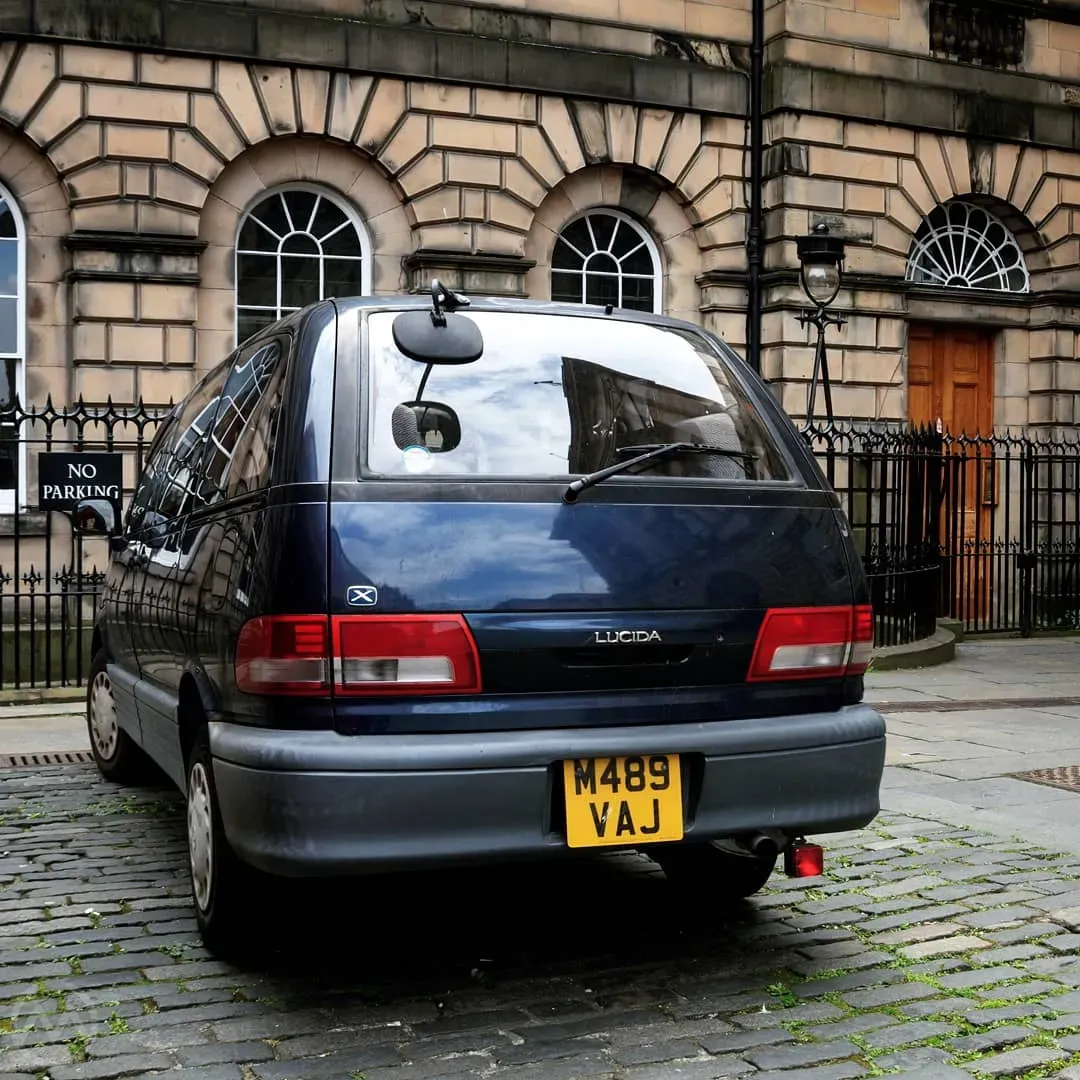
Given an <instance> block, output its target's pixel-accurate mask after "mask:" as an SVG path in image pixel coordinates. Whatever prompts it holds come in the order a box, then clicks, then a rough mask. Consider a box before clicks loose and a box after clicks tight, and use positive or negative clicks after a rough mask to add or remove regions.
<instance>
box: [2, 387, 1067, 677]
mask: <svg viewBox="0 0 1080 1080" xmlns="http://www.w3.org/2000/svg"><path fill="white" fill-rule="evenodd" d="M166 411H167V409H165V408H152V407H147V406H144V405H143V404H141V403H139V404H137V405H134V406H130V407H128V406H115V405H113V404H111V403H106V404H105V405H102V406H91V405H87V404H85V403H84V402H82V401H80V402H78V403H77V404H75V405H73V406H71V407H67V408H58V407H56V406H54V405H53V404H52V402H51V401H47V402H46V403H45V404H44V405H43V406H39V407H37V406H30V407H23V406H22V405H21V404H19V403H18V402H15V403H14V404H10V405H7V406H3V407H2V408H0V498H5V497H6V498H7V500H8V508H7V512H5V511H4V509H3V507H2V504H0V690H10V689H26V688H42V687H53V686H78V685H81V684H82V682H83V681H84V679H85V674H86V670H87V667H88V665H89V660H90V657H89V655H88V651H89V641H90V633H91V630H92V620H93V610H94V606H95V603H96V599H97V596H98V594H99V591H100V588H101V584H102V581H103V579H104V569H105V567H106V565H107V561H108V558H109V553H108V546H107V543H106V542H105V541H104V540H102V539H99V538H96V537H81V536H79V535H78V534H75V533H74V532H73V530H72V528H71V521H70V519H69V518H68V516H67V514H64V513H61V512H55V511H47V510H43V509H41V507H40V506H39V505H38V499H37V489H38V482H37V460H38V455H39V454H40V453H41V452H42V451H55V450H96V451H102V450H104V451H113V452H117V453H121V454H123V456H124V483H123V489H124V501H125V502H126V501H127V498H128V497H129V496H130V494H131V491H132V489H133V487H134V485H135V481H136V478H137V474H138V470H139V467H140V465H141V463H142V459H143V456H144V454H145V451H146V449H147V447H148V446H149V443H150V440H151V439H152V438H153V435H154V431H155V430H156V427H157V425H158V424H159V423H160V421H161V420H162V418H163V417H164V415H165V412H166ZM804 436H805V438H806V439H807V440H808V441H809V444H810V446H811V448H812V450H813V452H814V454H815V456H816V457H817V460H818V461H819V463H820V464H821V467H822V469H823V471H824V472H825V475H826V476H827V478H828V479H829V481H830V483H831V484H832V485H833V487H834V488H835V489H836V490H837V492H838V494H839V495H840V499H841V503H842V505H843V508H844V511H845V513H846V515H847V519H848V522H849V523H850V527H851V530H852V533H853V536H854V540H855V544H856V546H857V548H858V551H859V553H860V555H861V557H862V559H863V564H864V568H865V570H866V573H867V577H868V580H869V584H870V591H871V598H872V601H873V604H874V610H875V620H876V627H875V631H876V640H877V643H878V644H879V645H896V644H903V643H907V642H911V641H917V640H919V639H921V638H925V637H928V636H929V635H931V634H932V633H933V632H934V629H935V627H936V625H937V621H938V619H939V618H945V617H950V618H955V619H958V620H960V621H961V622H962V623H963V626H964V629H965V631H966V632H968V633H981V632H988V631H1019V632H1021V633H1023V634H1031V633H1033V632H1036V631H1040V630H1056V629H1065V630H1077V629H1080V436H1078V435H1076V434H1070V435H1050V434H1038V433H1037V434H1033V435H1032V434H1004V435H992V436H971V437H969V436H965V435H959V436H953V435H950V434H948V433H947V432H941V431H937V430H934V429H931V428H926V427H912V426H910V425H893V426H883V425H866V424H858V423H848V424H830V425H826V426H813V427H809V428H806V429H805V430H804ZM16 485H18V488H19V490H18V491H16V490H15V489H16ZM16 504H18V505H19V506H21V508H22V509H21V510H20V512H19V513H15V512H14V511H15V506H16Z"/></svg>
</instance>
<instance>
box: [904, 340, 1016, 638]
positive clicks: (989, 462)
mask: <svg viewBox="0 0 1080 1080" xmlns="http://www.w3.org/2000/svg"><path fill="white" fill-rule="evenodd" d="M908 417H909V419H910V420H911V421H912V423H915V424H926V425H929V426H931V427H935V428H938V429H939V430H941V431H942V432H943V433H945V434H947V435H950V436H952V440H951V442H950V443H949V444H948V447H947V450H946V452H945V460H944V462H943V470H942V476H943V480H944V485H945V491H944V502H943V506H942V513H941V532H942V535H941V543H942V545H943V547H944V549H945V554H946V559H945V566H944V568H943V576H944V580H943V586H944V597H945V604H946V608H947V610H948V613H949V614H950V615H952V616H953V617H954V618H958V619H963V620H964V622H965V624H966V625H967V627H968V628H969V629H977V628H978V627H979V625H980V624H981V623H982V622H983V620H984V619H985V617H986V616H987V614H988V613H989V611H990V605H991V603H992V595H991V593H992V578H993V575H992V572H991V571H992V563H993V558H994V554H993V543H992V540H993V511H994V502H995V483H996V476H995V465H994V459H993V448H992V446H991V445H990V444H989V443H986V444H981V443H979V442H971V443H966V444H965V442H964V441H963V440H962V438H961V437H962V436H965V435H966V436H968V437H977V436H984V437H985V436H990V435H992V434H993V432H994V339H993V335H992V334H988V333H985V332H983V331H981V330H976V329H971V328H969V327H958V326H949V325H938V326H935V325H913V326H911V327H910V329H909V331H908ZM958 440H960V441H959V442H958Z"/></svg>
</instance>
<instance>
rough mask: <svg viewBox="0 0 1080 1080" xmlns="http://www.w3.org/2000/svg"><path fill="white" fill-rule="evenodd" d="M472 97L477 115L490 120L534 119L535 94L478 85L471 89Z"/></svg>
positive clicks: (535, 115) (536, 107) (536, 109)
mask: <svg viewBox="0 0 1080 1080" xmlns="http://www.w3.org/2000/svg"><path fill="white" fill-rule="evenodd" d="M473 97H474V99H475V105H476V107H475V112H476V115H477V116H480V117H486V118H488V119H491V120H526V121H529V122H530V123H534V122H535V121H536V118H537V113H538V106H537V99H536V95H535V94H521V93H517V92H515V91H513V90H494V89H491V88H489V87H483V86H479V87H477V88H476V89H475V90H474V91H473Z"/></svg>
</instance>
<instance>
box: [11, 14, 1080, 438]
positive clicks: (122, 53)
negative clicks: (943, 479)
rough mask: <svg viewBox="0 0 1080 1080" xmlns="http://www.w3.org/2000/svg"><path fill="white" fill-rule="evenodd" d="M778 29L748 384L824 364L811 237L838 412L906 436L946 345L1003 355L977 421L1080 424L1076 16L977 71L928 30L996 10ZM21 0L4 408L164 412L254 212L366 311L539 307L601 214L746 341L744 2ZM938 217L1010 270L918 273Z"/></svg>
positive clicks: (791, 404) (688, 314) (781, 380)
mask: <svg viewBox="0 0 1080 1080" xmlns="http://www.w3.org/2000/svg"><path fill="white" fill-rule="evenodd" d="M766 4H767V6H766V30H767V36H768V47H767V55H766V84H767V85H766V114H767V122H766V146H767V156H766V186H765V191H764V201H765V207H766V236H767V248H766V253H765V279H764V285H765V306H766V314H765V321H764V328H763V350H762V356H761V367H762V371H763V374H764V375H765V376H766V377H768V378H769V379H770V380H771V381H772V382H773V384H774V387H775V391H776V393H777V395H778V397H779V398H780V400H781V401H782V402H783V404H784V405H785V407H786V408H787V409H788V410H789V412H791V413H792V414H794V415H800V414H801V413H802V412H803V411H804V408H805V399H806V382H807V380H808V378H809V376H810V371H811V367H812V359H813V354H812V349H811V347H810V337H809V336H808V331H807V330H806V329H804V328H803V327H802V326H800V324H799V322H798V319H797V316H798V313H799V312H800V311H802V310H804V307H805V301H804V298H803V296H802V293H801V290H800V287H799V283H798V272H797V266H798V264H797V259H796V255H795V239H796V237H798V236H800V235H802V234H805V233H806V232H807V231H809V230H810V229H811V228H812V227H813V226H814V225H815V224H817V223H818V222H820V221H823V220H824V221H825V222H827V223H828V225H829V226H830V229H831V230H832V231H833V232H834V233H838V234H840V235H843V236H844V238H845V240H846V241H847V244H848V259H847V267H846V269H847V275H846V278H845V288H844V290H843V291H842V293H841V295H840V297H839V298H838V301H837V305H836V306H837V308H838V309H839V310H841V311H843V312H844V314H845V315H846V316H847V317H848V322H847V325H846V326H845V327H844V328H843V329H842V330H840V331H835V330H834V331H831V332H830V342H831V345H832V348H831V353H830V356H831V367H832V371H833V378H834V383H835V389H834V399H835V404H836V410H837V412H838V414H840V415H842V416H851V417H857V418H860V419H882V420H902V419H905V418H907V417H908V416H909V415H910V414H911V402H910V400H909V398H910V395H909V393H908V357H909V349H908V344H909V332H910V328H911V326H912V325H914V324H916V323H917V324H931V325H935V324H939V323H940V324H945V323H949V324H955V323H962V324H971V325H977V326H980V327H983V328H988V329H989V330H990V331H991V332H992V334H993V349H994V379H993V388H992V397H993V422H994V424H995V425H997V426H1005V425H1052V426H1061V425H1072V424H1074V423H1077V422H1080V359H1078V357H1080V352H1078V349H1077V336H1078V334H1080V314H1078V306H1077V300H1078V298H1080V149H1078V148H1080V116H1078V115H1077V114H1076V106H1077V105H1078V104H1080V7H1078V6H1077V5H1073V4H1069V3H1064V2H1059V3H1057V4H1056V5H1053V8H1054V18H1055V19H1056V20H1058V21H1051V20H1049V19H1047V18H1046V17H1045V9H1046V5H1043V4H1036V3H1034V2H1033V3H1031V4H1030V8H1031V14H1030V17H1026V18H1022V17H1018V16H1016V15H1015V11H1016V9H1017V5H1016V4H1013V5H1011V7H1010V8H1009V10H1010V12H1012V14H1011V15H1010V18H1014V19H1015V20H1016V22H1015V25H1013V24H1010V26H1012V30H1011V31H1010V35H1011V36H1010V39H1009V42H1008V43H1007V44H1008V50H1012V51H1008V50H1006V52H1001V42H1000V41H999V40H998V39H999V38H1000V37H1001V35H1000V33H999V34H998V37H997V38H993V40H990V38H988V41H987V44H986V45H985V48H984V49H983V52H982V53H981V54H980V55H978V56H972V55H968V54H967V53H965V52H964V50H965V49H969V50H970V41H969V40H968V39H969V38H970V36H971V34H970V32H968V31H965V32H964V33H963V34H957V33H956V32H954V31H950V29H949V28H950V27H951V26H953V27H955V25H956V20H957V19H959V18H964V17H966V16H965V14H964V12H965V11H967V10H968V9H972V8H976V9H981V8H985V9H986V19H985V20H983V21H984V23H985V24H986V25H990V26H993V25H998V24H997V23H995V19H997V18H998V16H999V15H1000V12H999V11H998V8H997V7H996V6H995V4H994V3H993V0H985V2H984V3H982V4H974V5H972V4H963V5H959V8H962V9H964V10H962V11H960V12H959V14H958V13H957V10H958V6H957V5H956V4H953V3H950V2H948V0H941V2H938V0H766ZM23 9H26V10H25V11H24V10H23ZM29 9H30V5H26V4H0V122H2V124H0V185H2V191H0V194H3V196H4V197H5V199H6V200H7V202H8V203H9V205H10V206H11V207H12V208H13V209H14V211H15V213H14V215H13V225H12V228H13V230H14V234H15V235H14V236H13V237H12V239H13V241H14V242H16V243H17V245H18V247H19V252H20V259H21V262H20V264H19V267H18V271H17V273H16V274H15V275H14V277H13V278H12V279H11V282H10V284H11V285H12V289H11V290H10V293H5V291H4V288H3V286H2V284H0V323H2V321H3V319H4V318H7V319H8V320H9V321H10V319H15V320H16V323H17V326H16V332H15V333H14V334H8V335H7V337H8V339H10V342H14V345H13V348H12V351H11V353H10V354H9V357H10V359H11V360H13V361H15V364H14V367H13V368H12V369H11V370H12V371H13V379H14V383H15V386H14V388H15V389H16V390H17V391H18V393H19V394H20V396H21V397H22V398H23V400H25V401H29V402H40V401H43V400H44V399H45V398H46V396H47V395H50V394H51V395H52V397H53V400H54V401H57V402H66V401H72V400H75V399H76V398H78V397H80V396H81V397H83V398H84V399H85V400H86V401H87V402H92V403H100V402H104V401H105V400H106V399H108V398H111V399H112V400H113V401H116V402H130V401H135V400H137V399H139V398H142V399H143V400H144V401H146V402H148V403H163V402H166V401H168V400H170V399H175V398H178V397H180V396H181V395H183V394H184V393H185V392H186V391H187V390H188V389H189V387H190V386H191V385H192V381H193V379H194V378H195V376H196V373H197V372H199V371H201V370H204V369H206V368H208V367H210V366H211V365H213V364H214V363H216V362H217V361H218V360H220V359H221V358H222V357H223V356H224V355H225V354H226V353H227V352H228V351H229V350H230V349H231V348H232V347H233V345H234V343H235V340H236V335H237V313H236V307H237V292H236V290H237V276H236V271H237V255H236V250H237V244H238V238H239V236H240V231H241V228H242V226H243V225H244V222H245V221H246V220H247V215H248V214H249V212H251V211H253V210H257V208H258V207H259V205H260V202H261V200H263V199H265V198H266V197H267V196H268V195H271V194H273V193H276V192H281V191H290V190H302V191H307V192H310V193H322V194H323V195H324V196H325V197H326V198H327V199H329V200H331V201H332V202H333V204H334V205H336V206H339V207H341V208H344V210H345V211H346V212H347V214H348V215H349V221H350V222H351V223H353V224H350V226H349V228H354V227H355V230H356V236H357V240H356V245H355V246H356V250H355V256H356V258H357V259H358V260H359V263H358V264H357V265H358V266H360V269H359V270H358V275H359V278H358V280H359V281H360V283H361V285H362V287H363V288H364V289H367V290H371V291H373V292H375V293H392V292H397V291H399V290H401V289H413V288H422V287H424V285H425V284H426V283H427V281H428V280H429V279H430V278H431V277H432V276H435V275H438V276H440V277H441V278H444V279H446V280H448V281H449V282H450V283H451V284H453V285H455V286H457V287H460V288H462V289H464V290H466V291H467V292H471V293H474V294H481V293H494V294H500V295H527V296H531V297H539V298H543V297H547V296H550V295H551V290H552V281H553V276H552V263H553V255H554V253H555V249H556V245H557V237H558V236H559V234H560V233H561V232H562V230H564V229H565V228H566V227H567V226H568V225H569V224H571V223H572V222H573V221H574V220H575V219H577V218H579V217H580V216H581V215H582V214H583V213H586V212H588V211H595V210H597V209H603V208H608V209H613V210H615V211H617V216H618V217H619V219H620V220H621V221H624V222H625V223H626V227H627V228H633V229H637V230H640V235H641V236H642V238H643V242H644V243H645V244H646V250H647V251H648V253H649V258H650V259H651V260H652V263H651V265H652V266H653V267H654V269H655V274H656V281H655V289H654V291H653V293H651V294H650V296H652V297H653V301H654V306H655V307H656V308H657V309H659V310H663V311H665V312H667V313H670V314H674V315H679V316H682V317H685V318H690V319H694V320H697V321H700V322H703V323H704V324H705V325H707V326H709V327H711V328H712V329H714V330H717V331H719V332H721V333H723V334H724V335H725V337H726V338H727V339H728V340H729V341H730V342H731V343H732V344H733V345H734V346H736V347H737V348H741V347H742V345H743V341H744V332H745V286H746V281H745V273H746V272H745V267H746V252H745V234H746V216H747V215H746V194H747V193H746V179H745V178H746V174H747V166H748V158H747V150H746V108H747V105H746V103H747V79H746V76H745V69H746V66H747V57H748V42H749V36H750V0H529V3H525V2H523V0H507V2H504V3H494V2H492V3H483V4H480V3H471V2H466V0H362V2H361V0H290V2H289V3H288V4H284V3H281V2H272V0H248V2H247V3H244V4H239V3H229V2H226V0H169V2H166V0H137V2H136V0H132V2H131V3H125V4H123V5H120V4H116V3H115V2H114V0H78V2H77V0H42V2H40V3H38V4H36V5H34V6H33V10H32V12H31V11H30V10H29ZM286 9H288V10H286ZM1073 14H1075V18H1073ZM1001 17H1002V18H1004V16H1003V15H1002V16H1001ZM950 20H952V22H950ZM950 33H951V36H950ZM991 37H992V35H991ZM961 38H962V39H963V40H960V39H961ZM995 49H997V50H998V51H997V52H995ZM998 53H1001V55H998ZM957 205H959V206H965V207H966V206H970V207H975V208H977V209H979V210H980V211H982V213H983V215H984V216H983V217H976V218H971V217H970V216H969V217H968V218H966V219H965V221H973V220H977V222H978V227H977V228H968V231H967V232H966V233H965V236H966V238H967V239H966V240H965V242H970V243H972V244H976V243H978V242H982V243H983V244H984V248H983V249H980V250H984V252H985V258H986V259H988V260H989V261H990V263H991V264H993V265H997V264H996V263H994V259H995V258H998V261H999V262H1000V258H1002V257H1012V256H1011V255H1009V253H1010V252H1013V253H1014V252H1015V251H1017V250H1018V251H1019V253H1020V255H1019V259H1020V265H1021V267H1022V270H1023V274H1022V277H1019V278H1018V277H1015V276H1014V277H1013V278H1012V279H1011V280H1010V279H1009V278H1008V275H1006V274H999V275H998V277H997V278H992V277H991V278H987V279H986V280H985V281H983V282H982V283H983V285H984V286H985V287H982V288H978V289H972V288H970V287H966V286H967V285H970V282H964V281H961V280H960V278H959V277H956V276H955V275H952V274H951V272H950V274H948V275H944V277H945V278H947V280H942V281H936V280H928V279H927V274H926V272H925V270H926V266H927V265H928V263H927V262H926V260H927V259H929V260H930V262H931V263H932V261H933V258H934V256H933V254H931V255H927V256H925V257H924V256H920V255H919V253H920V252H924V251H925V250H926V249H927V248H928V247H930V248H931V249H932V250H936V251H937V252H938V255H940V251H941V248H940V246H939V247H938V248H936V249H934V247H933V245H934V244H935V243H939V240H938V239H935V236H934V235H931V234H933V232H934V228H932V227H931V226H933V225H934V222H935V221H937V223H938V225H937V226H935V227H940V225H941V223H942V221H944V222H945V223H946V224H947V223H948V221H949V220H950V218H949V216H948V209H947V208H948V207H950V206H957ZM939 207H945V208H946V211H944V213H945V217H944V218H942V216H941V215H942V213H943V211H940V210H938V208H939ZM935 215H936V216H935ZM928 220H929V221H930V223H931V224H930V226H928V225H927V224H926V222H927V221H928ZM986 223H988V224H986ZM995 225H1000V226H1002V228H1000V230H999V229H998V228H995V227H994V226H995ZM979 230H982V233H983V234H984V235H983V237H982V240H981V241H980V239H979V236H978V235H976V234H977V233H978V232H979ZM299 231H301V232H303V231H304V229H300V230H299ZM345 235H352V234H342V236H345ZM973 250H974V249H973ZM995 252H996V253H997V254H996V255H995ZM1001 252H1005V253H1006V255H1005V256H1001ZM913 253H914V254H915V255H916V256H917V257H916V258H914V259H913ZM586 254H587V253H586ZM920 259H922V261H921V262H920ZM960 261H961V262H963V259H962V258H961V259H960ZM966 266H967V270H969V271H971V272H972V273H974V270H973V269H972V263H971V259H970V258H969V259H968V260H967V264H966ZM920 267H921V268H922V269H921V270H920ZM0 269H2V268H0ZM556 269H557V268H556ZM961 269H963V267H961ZM965 272H966V271H965ZM931 277H933V275H931ZM961 277H962V275H961ZM954 278H955V279H954ZM320 280H321V279H320ZM301 291H302V290H301ZM9 295H14V297H15V299H16V303H15V304H14V305H8V306H7V307H3V302H4V300H3V298H4V297H5V296H9ZM279 299H280V298H279ZM653 301H650V302H653ZM0 344H2V342H0ZM988 392H990V391H988Z"/></svg>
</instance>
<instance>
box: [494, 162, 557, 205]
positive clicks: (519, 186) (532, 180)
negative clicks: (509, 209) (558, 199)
mask: <svg viewBox="0 0 1080 1080" xmlns="http://www.w3.org/2000/svg"><path fill="white" fill-rule="evenodd" d="M502 167H503V173H502V187H503V188H504V189H505V190H506V191H509V192H511V193H512V194H514V195H516V196H517V197H518V198H519V199H521V201H522V202H524V203H527V204H528V205H529V206H532V207H537V206H539V205H540V203H541V202H543V200H544V196H545V195H546V194H547V191H548V189H547V186H546V185H545V184H543V183H541V182H540V181H539V180H538V179H537V178H536V176H535V175H534V174H533V173H532V172H531V171H530V170H529V169H527V168H526V167H525V166H524V165H523V164H522V163H521V162H520V161H519V160H518V159H517V158H503V160H502Z"/></svg>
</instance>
